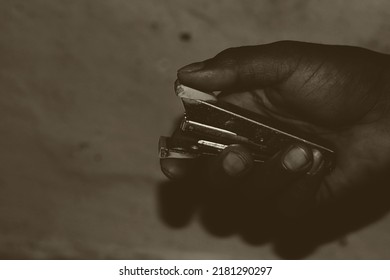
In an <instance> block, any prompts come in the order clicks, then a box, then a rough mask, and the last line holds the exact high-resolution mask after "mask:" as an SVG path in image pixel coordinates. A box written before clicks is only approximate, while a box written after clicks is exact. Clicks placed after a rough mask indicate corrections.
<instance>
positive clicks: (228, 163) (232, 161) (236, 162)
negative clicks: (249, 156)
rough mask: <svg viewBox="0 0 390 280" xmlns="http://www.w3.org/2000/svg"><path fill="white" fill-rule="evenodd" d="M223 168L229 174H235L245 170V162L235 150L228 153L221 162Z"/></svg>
mask: <svg viewBox="0 0 390 280" xmlns="http://www.w3.org/2000/svg"><path fill="white" fill-rule="evenodd" d="M222 166H223V169H224V170H225V172H226V173H227V174H228V175H230V176H237V175H239V174H241V173H242V172H243V171H245V170H246V167H247V162H246V161H245V159H244V158H243V157H242V156H240V155H239V154H237V153H235V152H230V153H228V154H227V155H226V156H225V158H224V159H223V162H222Z"/></svg>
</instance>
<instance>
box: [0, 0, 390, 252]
mask: <svg viewBox="0 0 390 280" xmlns="http://www.w3.org/2000/svg"><path fill="white" fill-rule="evenodd" d="M389 18H390V2H388V1H386V0H371V1H365V0H361V1H352V0H351V1H339V0H328V1H309V0H293V1H280V0H268V1H265V0H264V1H259V0H242V1H235V0H215V1H210V0H201V1H194V0H191V1H190V0H188V1H183V0H166V1H160V0H67V1H59V0H31V1H24V0H3V1H1V2H0V258H1V259H9V258H26V259H42V258H43V259H52V258H70V259H85V258H88V259H203V258H207V259H254V258H269V259H278V258H283V257H284V256H283V255H281V254H279V253H277V252H276V251H275V250H274V246H273V243H272V242H265V243H262V244H252V243H250V242H247V241H246V240H244V239H243V238H242V237H241V236H240V235H237V234H230V235H226V236H217V235H215V234H212V233H211V232H210V231H208V230H207V229H206V228H205V227H204V226H203V225H202V223H201V222H200V221H199V217H198V215H196V213H195V214H194V215H193V217H192V219H188V221H186V222H185V223H184V222H183V223H181V222H178V223H175V222H172V220H170V217H169V215H173V216H174V215H175V211H177V213H180V212H181V211H182V210H181V209H180V207H181V206H183V205H180V201H176V202H178V203H177V207H178V208H177V210H175V208H174V207H173V206H175V199H169V197H168V200H167V201H166V202H164V199H162V198H164V196H172V197H173V198H174V195H175V194H170V192H169V190H168V191H167V190H164V189H163V188H164V182H165V181H166V179H165V178H164V176H163V175H162V173H161V172H160V169H159V164H158V158H157V142H158V137H159V136H160V135H167V134H169V133H170V131H171V130H172V125H173V121H174V119H175V118H176V117H177V116H179V115H181V114H182V108H181V104H180V102H179V100H177V99H176V98H175V95H174V94H173V82H174V80H175V77H176V70H177V69H178V68H179V67H181V66H183V65H185V64H188V63H190V62H194V61H198V60H203V59H206V58H208V57H211V56H214V55H215V54H216V53H218V52H219V51H221V50H223V49H225V48H228V47H233V46H240V45H248V44H262V43H269V42H272V41H277V40H285V39H289V40H301V41H311V42H318V43H329V44H348V45H357V46H362V47H367V48H370V49H374V50H377V51H381V52H390V36H389V35H390V21H389ZM164 203H165V204H167V203H168V204H169V205H164ZM171 204H172V205H171ZM182 204H183V203H182ZM171 206H172V207H171ZM164 207H165V208H164ZM167 207H168V208H167ZM169 207H171V208H169ZM164 209H169V210H168V212H167V211H166V210H164ZM253 222H254V223H257V222H261V221H255V220H254V221H253ZM263 226H264V227H266V226H267V225H266V224H264V225H263ZM389 247H390V218H389V217H387V216H386V215H385V216H383V217H382V218H380V219H376V220H375V221H373V222H372V223H369V224H367V225H365V226H362V227H359V228H358V229H356V230H354V231H352V232H347V233H345V234H344V235H342V236H339V237H337V238H333V239H330V240H328V241H326V242H323V243H321V244H318V246H316V247H315V248H313V250H311V251H310V252H308V253H307V254H304V255H302V256H300V257H303V258H308V259H324V258H325V259H378V258H385V259H390V250H388V248H389Z"/></svg>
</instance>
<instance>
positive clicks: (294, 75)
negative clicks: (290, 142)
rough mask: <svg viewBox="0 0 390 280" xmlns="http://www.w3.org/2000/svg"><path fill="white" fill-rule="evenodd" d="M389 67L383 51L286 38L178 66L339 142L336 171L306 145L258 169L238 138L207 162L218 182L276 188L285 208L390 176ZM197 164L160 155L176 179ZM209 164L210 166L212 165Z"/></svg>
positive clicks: (258, 108)
mask: <svg viewBox="0 0 390 280" xmlns="http://www.w3.org/2000/svg"><path fill="white" fill-rule="evenodd" d="M389 68H390V65H389V56H388V55H385V54H380V53H376V52H373V51H369V50H365V49H361V48H356V47H346V46H331V45H318V44H310V43H300V42H287V41H285V42H277V43H273V44H268V45H259V46H250V47H239V48H232V49H227V50H225V51H223V52H221V53H219V54H218V55H217V56H215V57H214V58H211V59H208V60H206V61H203V62H198V63H194V64H191V65H188V66H186V67H184V68H182V69H180V70H179V72H178V79H179V80H180V82H181V83H183V84H185V85H188V86H190V87H193V88H196V89H199V90H202V91H207V92H212V91H221V92H222V93H221V94H220V95H219V97H218V98H221V99H224V100H226V101H228V102H232V103H235V104H237V105H239V106H243V107H246V108H247V109H249V110H252V111H255V112H257V113H261V114H265V115H267V116H269V117H272V118H276V119H278V120H280V121H284V122H286V123H289V124H292V125H295V126H297V127H298V128H299V129H302V130H305V131H306V132H309V133H312V134H315V135H317V136H318V137H322V138H325V139H327V140H328V141H329V142H331V143H332V144H333V145H334V147H335V148H336V154H337V158H336V162H335V167H334V169H333V170H332V171H331V172H330V173H329V174H326V173H325V172H324V170H323V168H322V158H321V157H322V156H321V153H319V152H318V151H316V150H311V149H310V148H309V147H306V146H304V145H302V144H299V145H295V146H292V147H290V148H289V149H287V150H286V151H282V152H281V153H279V154H278V155H277V156H276V157H275V158H274V159H272V160H270V162H268V163H267V164H265V165H263V166H261V167H260V168H258V167H255V165H254V164H253V162H252V159H251V157H250V154H249V153H248V152H247V151H246V150H245V149H244V148H243V147H239V146H237V147H234V146H233V147H229V148H228V149H226V150H224V151H223V152H222V153H221V155H220V156H219V157H218V158H217V159H215V160H213V162H212V163H208V164H207V165H208V166H211V167H209V169H210V168H211V169H212V170H213V172H212V176H211V177H210V178H212V179H215V178H213V177H218V180H219V181H220V182H221V181H222V182H223V181H224V180H225V182H227V183H230V182H235V183H237V182H238V183H239V184H240V187H241V185H243V184H244V183H245V184H249V182H252V183H251V184H253V185H255V186H256V187H257V188H258V189H259V190H262V189H263V190H264V189H268V190H269V189H271V190H278V197H279V198H278V199H279V203H280V205H282V206H283V207H282V209H283V208H284V209H285V210H284V211H285V212H286V213H287V214H291V213H295V212H297V213H300V212H302V211H307V209H308V208H307V206H308V205H311V206H312V205H321V204H324V203H326V202H328V203H329V202H333V201H335V200H338V199H341V198H344V197H348V196H352V195H354V194H355V193H360V192H361V191H364V192H365V193H367V194H370V193H373V192H374V193H375V192H377V191H378V190H379V183H383V182H387V184H388V183H389V178H388V177H387V174H386V173H387V171H388V170H389V166H390V109H389V108H390V107H389V105H390V101H389V99H390V84H389V83H390V69H389ZM187 165H190V166H187ZM194 165H196V163H194V162H192V163H189V162H185V161H183V160H163V161H162V162H161V167H162V170H163V171H164V173H166V174H168V176H169V177H173V178H178V177H187V176H191V174H193V173H194V170H196V168H194ZM202 166H204V164H202ZM202 168H203V167H202ZM196 172H197V174H199V173H198V172H199V170H197V171H196ZM203 173H204V174H206V173H207V171H205V170H204V168H203ZM237 177H238V179H236V180H232V179H233V178H237ZM221 178H222V180H221ZM223 178H225V179H223ZM226 178H227V180H226ZM383 180H385V181H383ZM267 187H269V188H267ZM271 193H272V191H271Z"/></svg>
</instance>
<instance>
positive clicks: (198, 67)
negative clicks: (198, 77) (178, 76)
mask: <svg viewBox="0 0 390 280" xmlns="http://www.w3.org/2000/svg"><path fill="white" fill-rule="evenodd" d="M204 65H205V64H204V62H195V63H192V64H190V65H187V66H184V67H182V68H180V69H179V70H177V72H179V73H191V72H195V71H199V70H201V69H202V68H203V67H204Z"/></svg>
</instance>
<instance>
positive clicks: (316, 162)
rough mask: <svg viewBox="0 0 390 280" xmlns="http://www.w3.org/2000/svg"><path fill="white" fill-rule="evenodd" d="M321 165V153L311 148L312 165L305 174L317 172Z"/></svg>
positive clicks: (322, 162)
mask: <svg viewBox="0 0 390 280" xmlns="http://www.w3.org/2000/svg"><path fill="white" fill-rule="evenodd" d="M323 165H324V159H323V157H322V153H321V152H320V151H319V150H317V149H313V165H312V166H311V169H310V170H309V172H307V174H308V175H315V174H317V173H318V171H320V170H321V168H322V166H323Z"/></svg>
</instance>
